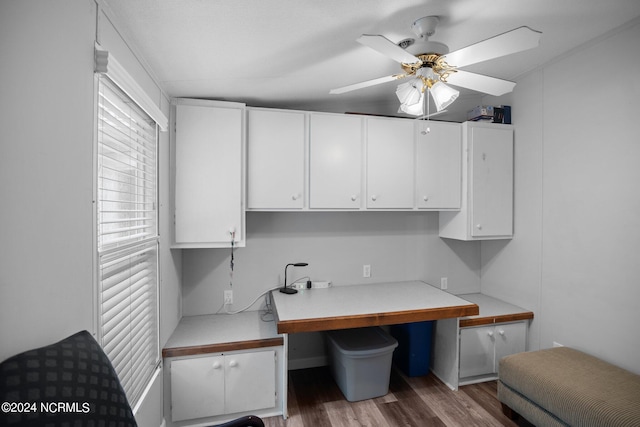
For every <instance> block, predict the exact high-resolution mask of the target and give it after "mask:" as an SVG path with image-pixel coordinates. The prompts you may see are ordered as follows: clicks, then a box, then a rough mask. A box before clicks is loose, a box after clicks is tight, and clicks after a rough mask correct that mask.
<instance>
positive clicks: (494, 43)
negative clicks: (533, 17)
mask: <svg viewBox="0 0 640 427" xmlns="http://www.w3.org/2000/svg"><path fill="white" fill-rule="evenodd" d="M541 36H542V33H541V32H539V31H534V30H532V29H531V28H529V27H520V28H516V29H515V30H511V31H507V32H506V33H503V34H500V35H497V36H495V37H492V38H490V39H487V40H484V41H481V42H478V43H474V44H472V45H470V46H467V47H464V48H462V49H458V50H456V51H453V52H451V53H447V54H446V55H443V56H444V58H445V61H447V63H448V64H449V65H451V66H454V67H465V66H467V65H471V64H476V63H478V62H483V61H488V60H489V59H494V58H499V57H501V56H505V55H511V54H512V53H517V52H522V51H523V50H527V49H532V48H534V47H537V46H538V45H539V44H540V37H541Z"/></svg>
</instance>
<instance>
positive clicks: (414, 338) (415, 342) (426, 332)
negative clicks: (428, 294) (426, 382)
mask: <svg viewBox="0 0 640 427" xmlns="http://www.w3.org/2000/svg"><path fill="white" fill-rule="evenodd" d="M432 331H433V321H427V322H415V323H405V324H402V325H392V326H391V327H390V328H389V333H390V334H391V336H392V337H394V338H395V339H396V340H397V341H398V348H396V351H395V352H394V353H393V363H394V364H395V365H396V366H397V367H398V368H399V369H400V370H401V371H402V372H404V373H405V374H406V375H408V376H410V377H418V376H422V375H427V374H428V373H429V366H430V364H431V336H432Z"/></svg>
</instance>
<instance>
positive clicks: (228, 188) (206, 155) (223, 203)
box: [175, 100, 245, 247]
mask: <svg viewBox="0 0 640 427" xmlns="http://www.w3.org/2000/svg"><path fill="white" fill-rule="evenodd" d="M178 102H185V103H188V102H194V103H195V105H187V104H182V103H179V104H177V105H176V135H175V246H176V247H228V246H231V240H232V239H233V241H234V244H235V245H236V246H242V245H244V228H245V227H244V206H243V198H244V178H243V173H244V170H243V168H244V161H243V155H244V132H243V126H244V119H243V116H244V110H243V109H241V108H222V107H218V106H211V105H209V104H208V103H207V102H206V101H198V100H194V101H190V100H178ZM219 104H220V103H217V104H214V105H219Z"/></svg>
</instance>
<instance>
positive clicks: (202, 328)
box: [162, 311, 284, 357]
mask: <svg viewBox="0 0 640 427" xmlns="http://www.w3.org/2000/svg"><path fill="white" fill-rule="evenodd" d="M283 343H284V338H283V336H282V335H278V333H277V332H276V327H275V325H274V322H264V321H262V320H261V318H260V313H259V312H258V311H247V312H244V313H239V314H233V315H230V314H209V315H202V316H188V317H183V318H182V319H181V320H180V323H178V326H177V327H176V330H175V331H174V332H173V334H171V337H169V340H168V341H167V344H166V345H165V346H164V348H163V349H162V357H178V356H193V355H197V354H208V353H219V352H226V351H236V350H246V349H250V348H260V347H273V346H280V345H283Z"/></svg>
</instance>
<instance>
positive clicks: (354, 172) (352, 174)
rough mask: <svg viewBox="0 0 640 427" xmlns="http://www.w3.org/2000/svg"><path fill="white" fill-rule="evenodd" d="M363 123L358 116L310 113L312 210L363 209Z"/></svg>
mask: <svg viewBox="0 0 640 427" xmlns="http://www.w3.org/2000/svg"><path fill="white" fill-rule="evenodd" d="M362 120H363V119H362V118H361V117H359V116H348V115H343V114H339V115H338V114H321V113H311V116H310V137H309V146H310V148H309V152H310V153H309V158H310V165H309V208H312V209H359V208H360V207H361V196H362V194H361V192H362Z"/></svg>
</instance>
